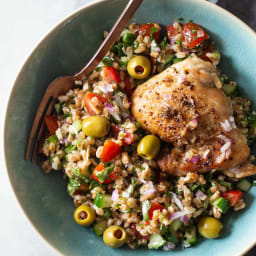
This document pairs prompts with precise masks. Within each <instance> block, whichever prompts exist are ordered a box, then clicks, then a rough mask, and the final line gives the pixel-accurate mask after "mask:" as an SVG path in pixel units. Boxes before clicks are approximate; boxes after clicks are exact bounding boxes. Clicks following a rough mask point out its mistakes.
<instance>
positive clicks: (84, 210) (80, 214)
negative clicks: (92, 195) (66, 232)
mask: <svg viewBox="0 0 256 256" xmlns="http://www.w3.org/2000/svg"><path fill="white" fill-rule="evenodd" d="M95 218H96V214H95V211H94V209H93V208H91V207H90V206H88V205H80V206H79V207H77V208H76V210H75V212H74V219H75V221H76V223H77V224H79V225H81V226H90V225H91V224H92V223H93V222H94V221H95Z"/></svg>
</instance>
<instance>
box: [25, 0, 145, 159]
mask: <svg viewBox="0 0 256 256" xmlns="http://www.w3.org/2000/svg"><path fill="white" fill-rule="evenodd" d="M142 1H143V0H130V1H129V2H128V4H127V5H126V7H125V9H124V10H123V12H122V13H121V15H120V16H119V18H118V20H117V21H116V23H115V24H114V26H113V28H112V29H111V31H110V32H109V34H108V36H107V37H106V39H105V40H104V41H103V43H102V44H101V46H100V47H99V49H98V50H97V51H96V53H95V54H94V56H93V57H92V58H91V60H90V61H89V62H88V64H87V65H86V66H85V67H84V68H83V69H82V70H81V71H80V72H79V73H77V74H75V75H73V76H61V77H58V78H56V79H55V80H54V81H53V82H52V83H51V84H50V85H49V87H48V88H47V90H46V92H45V94H44V96H43V98H42V100H41V102H40V104H39V107H38V109H37V113H36V116H35V119H34V122H33V125H32V128H31V132H30V135H29V140H28V144H27V149H26V156H25V159H26V160H30V159H31V160H32V162H35V161H36V158H37V153H38V148H39V145H40V142H41V140H42V138H43V134H44V130H45V124H44V122H43V119H44V116H46V115H51V114H52V112H53V109H54V105H55V101H56V98H57V97H58V96H59V95H61V94H64V93H66V92H68V91H69V90H70V89H72V88H74V87H75V81H77V80H82V79H84V78H85V77H86V76H87V75H88V74H89V73H91V72H92V71H93V70H94V69H95V68H96V66H97V65H98V64H99V62H100V61H101V60H102V59H103V57H104V56H105V55H106V54H107V52H108V51H109V49H110V48H111V47H112V46H113V44H114V43H115V42H116V41H117V40H118V39H119V36H120V34H121V32H122V31H123V30H124V29H125V27H126V25H127V24H128V22H129V21H130V19H131V18H132V16H133V15H134V13H135V12H136V10H137V9H138V7H139V6H140V4H141V3H142Z"/></svg>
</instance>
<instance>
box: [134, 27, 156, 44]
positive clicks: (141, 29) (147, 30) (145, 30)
mask: <svg viewBox="0 0 256 256" xmlns="http://www.w3.org/2000/svg"><path fill="white" fill-rule="evenodd" d="M152 27H154V24H153V23H147V24H142V25H140V26H139V30H138V32H137V34H138V35H142V36H143V37H144V36H150V30H151V28H152ZM153 37H154V38H155V40H156V41H157V42H159V41H160V31H156V32H154V33H153Z"/></svg>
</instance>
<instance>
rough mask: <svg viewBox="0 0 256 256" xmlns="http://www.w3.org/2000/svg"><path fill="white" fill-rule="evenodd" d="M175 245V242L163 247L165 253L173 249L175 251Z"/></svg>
mask: <svg viewBox="0 0 256 256" xmlns="http://www.w3.org/2000/svg"><path fill="white" fill-rule="evenodd" d="M175 246H176V245H175V243H173V242H167V243H166V245H165V246H164V247H163V250H164V251H171V250H173V249H175Z"/></svg>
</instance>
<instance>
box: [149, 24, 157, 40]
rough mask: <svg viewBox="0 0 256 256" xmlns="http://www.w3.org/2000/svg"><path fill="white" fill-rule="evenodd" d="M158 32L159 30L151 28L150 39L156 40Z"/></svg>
mask: <svg viewBox="0 0 256 256" xmlns="http://www.w3.org/2000/svg"><path fill="white" fill-rule="evenodd" d="M155 32H157V28H156V27H151V29H150V38H151V39H154V33H155Z"/></svg>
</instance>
